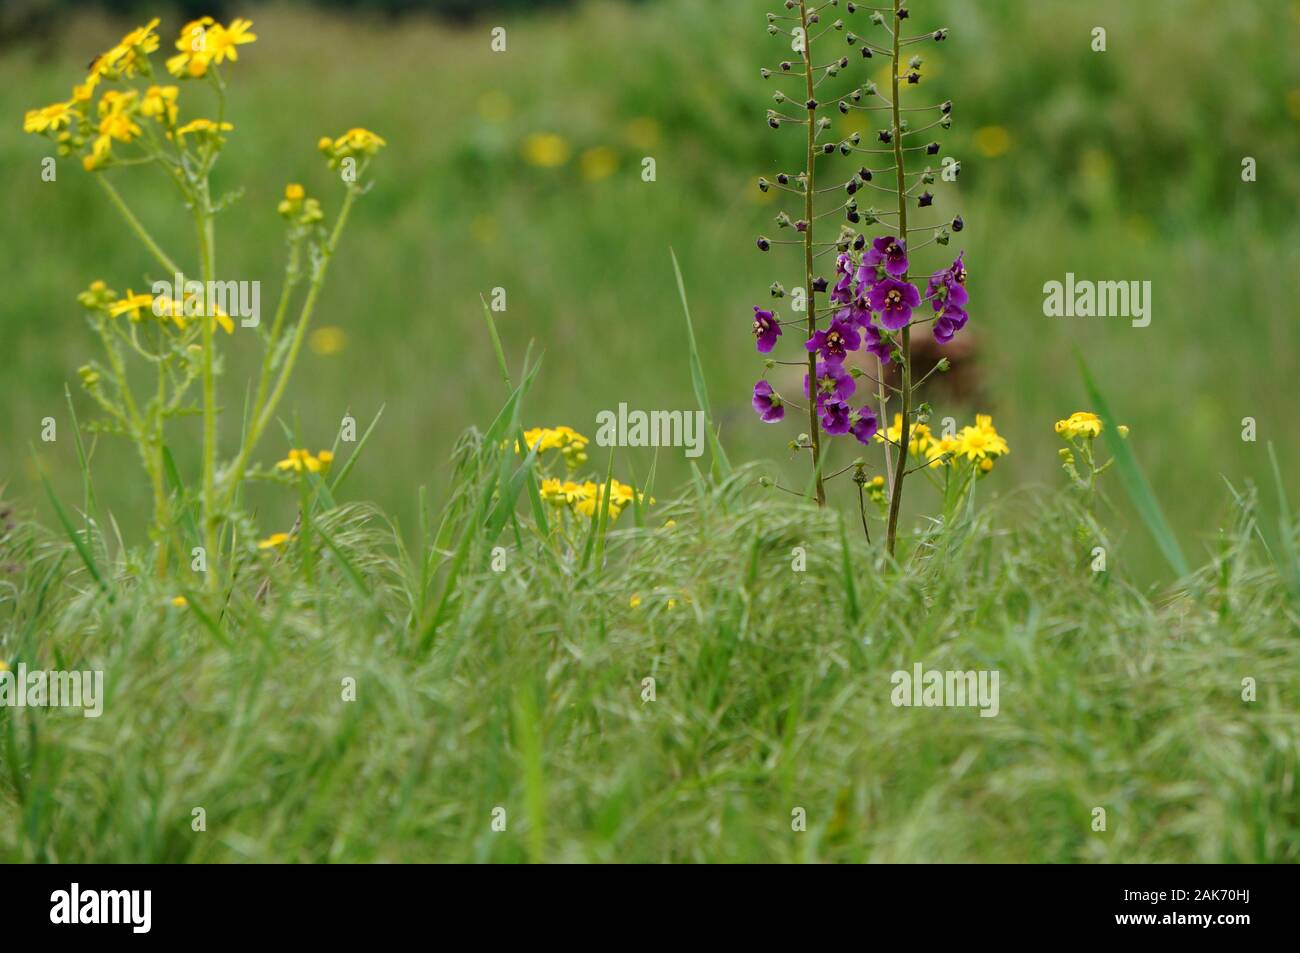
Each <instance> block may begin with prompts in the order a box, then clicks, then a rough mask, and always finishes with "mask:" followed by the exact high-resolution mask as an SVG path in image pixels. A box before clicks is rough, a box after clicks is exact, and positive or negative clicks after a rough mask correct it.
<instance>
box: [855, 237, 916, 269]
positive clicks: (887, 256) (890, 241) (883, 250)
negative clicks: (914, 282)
mask: <svg viewBox="0 0 1300 953" xmlns="http://www.w3.org/2000/svg"><path fill="white" fill-rule="evenodd" d="M862 263H863V264H864V265H884V266H885V273H886V274H888V275H889V276H890V277H891V278H900V277H902V276H903V275H905V274H907V243H906V242H904V241H902V240H901V239H898V238H895V237H894V236H893V235H885V236H883V237H881V238H877V239H876V240H875V241H873V242H872V243H871V247H870V248H868V249H867V253H866V254H865V255H863V256H862Z"/></svg>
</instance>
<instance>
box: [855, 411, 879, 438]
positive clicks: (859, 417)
mask: <svg viewBox="0 0 1300 953" xmlns="http://www.w3.org/2000/svg"><path fill="white" fill-rule="evenodd" d="M879 429H880V423H879V421H878V420H877V419H876V412H875V411H874V410H872V409H871V408H870V407H868V406H866V405H863V407H862V408H861V409H860V410H857V411H854V412H853V413H852V414H850V415H849V433H851V434H853V436H854V437H856V438H857V440H858V442H859V443H867V444H869V443H871V438H872V437H874V436H875V435H876V431H877V430H879Z"/></svg>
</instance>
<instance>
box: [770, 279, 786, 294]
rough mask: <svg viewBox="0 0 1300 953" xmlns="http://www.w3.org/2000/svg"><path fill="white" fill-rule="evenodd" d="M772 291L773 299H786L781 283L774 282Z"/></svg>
mask: <svg viewBox="0 0 1300 953" xmlns="http://www.w3.org/2000/svg"><path fill="white" fill-rule="evenodd" d="M771 291H772V297H773V298H784V297H785V288H784V287H782V285H781V282H779V281H774V282H772V288H771Z"/></svg>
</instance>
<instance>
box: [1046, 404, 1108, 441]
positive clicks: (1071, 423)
mask: <svg viewBox="0 0 1300 953" xmlns="http://www.w3.org/2000/svg"><path fill="white" fill-rule="evenodd" d="M1056 432H1057V433H1059V434H1060V435H1061V436H1062V437H1064V438H1065V439H1066V440H1073V439H1075V438H1076V437H1084V438H1086V439H1088V440H1091V439H1092V438H1094V437H1097V436H1099V435H1100V434H1101V418H1100V417H1098V416H1097V415H1096V414H1094V413H1092V412H1091V411H1087V410H1080V411H1076V412H1075V413H1073V414H1071V415H1070V416H1069V417H1067V418H1065V419H1064V420H1058V421H1057V422H1056Z"/></svg>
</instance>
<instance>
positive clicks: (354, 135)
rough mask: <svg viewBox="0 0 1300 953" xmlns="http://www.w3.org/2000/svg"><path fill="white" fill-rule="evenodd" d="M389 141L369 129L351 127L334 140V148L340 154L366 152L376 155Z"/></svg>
mask: <svg viewBox="0 0 1300 953" xmlns="http://www.w3.org/2000/svg"><path fill="white" fill-rule="evenodd" d="M386 145H388V143H387V142H386V141H385V140H384V139H382V138H380V137H379V136H377V135H375V134H374V133H373V132H371V131H370V130H369V129H361V128H356V129H349V130H348V131H347V132H345V133H343V135H341V136H339V137H338V138H337V139H335V140H334V150H335V151H336V152H338V153H339V154H340V155H344V154H350V153H356V152H364V153H366V155H374V154H375V153H376V152H378V151H379V150H380V149H382V148H383V147H384V146H386Z"/></svg>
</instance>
